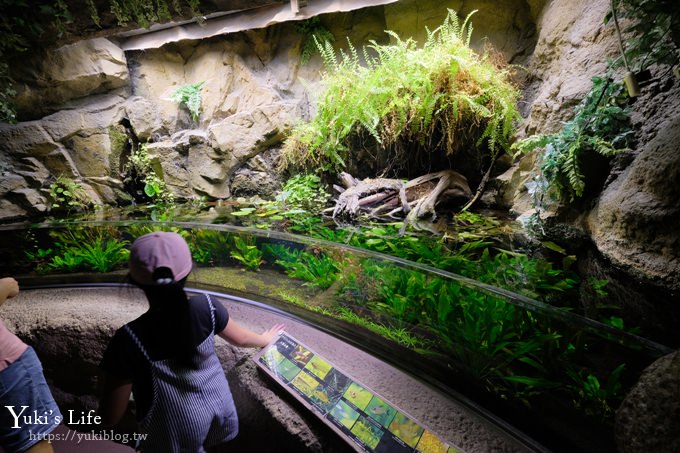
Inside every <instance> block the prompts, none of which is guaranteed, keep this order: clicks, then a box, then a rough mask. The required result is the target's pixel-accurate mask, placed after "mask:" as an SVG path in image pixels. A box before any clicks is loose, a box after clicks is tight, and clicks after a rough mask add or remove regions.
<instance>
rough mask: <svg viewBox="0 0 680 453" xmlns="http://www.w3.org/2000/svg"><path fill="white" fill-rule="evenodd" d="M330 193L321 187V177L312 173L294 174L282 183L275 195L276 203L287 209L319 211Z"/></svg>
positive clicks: (324, 205)
mask: <svg viewBox="0 0 680 453" xmlns="http://www.w3.org/2000/svg"><path fill="white" fill-rule="evenodd" d="M329 198H330V194H329V193H328V192H327V191H326V190H325V188H324V187H322V184H321V179H320V178H319V177H318V176H317V175H314V174H303V173H300V174H296V175H294V176H293V177H291V178H290V179H289V180H288V181H286V183H285V184H284V185H283V188H282V190H281V192H279V193H278V194H277V195H276V205H278V207H279V208H285V209H288V210H293V209H301V210H304V211H306V212H313V213H315V212H320V211H321V210H322V209H323V208H325V207H326V203H327V202H328V199H329Z"/></svg>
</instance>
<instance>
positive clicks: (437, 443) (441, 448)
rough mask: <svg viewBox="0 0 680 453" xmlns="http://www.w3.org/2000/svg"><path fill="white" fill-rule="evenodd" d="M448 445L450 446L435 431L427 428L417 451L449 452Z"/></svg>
mask: <svg viewBox="0 0 680 453" xmlns="http://www.w3.org/2000/svg"><path fill="white" fill-rule="evenodd" d="M448 447H449V446H448V445H446V444H445V443H444V442H443V441H442V440H441V439H440V438H439V437H437V436H435V435H434V433H432V432H430V431H428V430H425V432H424V433H423V436H422V437H421V438H420V441H419V442H418V445H417V446H416V451H418V452H420V453H449V452H448V451H447V449H448ZM454 451H455V450H454ZM451 453H452V452H451Z"/></svg>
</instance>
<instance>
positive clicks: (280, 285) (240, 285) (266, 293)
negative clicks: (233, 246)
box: [190, 267, 314, 300]
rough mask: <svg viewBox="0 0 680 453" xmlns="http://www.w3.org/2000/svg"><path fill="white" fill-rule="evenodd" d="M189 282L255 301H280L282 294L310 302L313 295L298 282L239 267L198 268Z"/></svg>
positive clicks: (271, 273)
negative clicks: (227, 291)
mask: <svg viewBox="0 0 680 453" xmlns="http://www.w3.org/2000/svg"><path fill="white" fill-rule="evenodd" d="M282 277H283V278H282ZM190 281H191V282H196V283H202V284H205V285H211V286H219V287H222V288H225V289H228V290H232V291H237V292H240V293H244V294H246V295H253V298H255V299H257V298H258V296H263V297H266V298H270V299H278V300H281V296H280V294H281V293H282V292H284V293H286V294H292V295H294V296H295V297H298V298H300V299H302V300H310V299H311V298H312V297H313V294H314V291H312V290H311V289H310V288H307V287H302V286H301V284H300V282H299V281H297V280H293V279H289V278H287V277H285V275H283V274H280V273H278V272H274V271H271V270H268V269H261V270H260V272H248V271H246V270H244V269H243V268H240V267H211V268H199V269H196V270H194V272H193V277H191V280H190Z"/></svg>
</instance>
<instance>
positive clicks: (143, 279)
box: [130, 231, 192, 285]
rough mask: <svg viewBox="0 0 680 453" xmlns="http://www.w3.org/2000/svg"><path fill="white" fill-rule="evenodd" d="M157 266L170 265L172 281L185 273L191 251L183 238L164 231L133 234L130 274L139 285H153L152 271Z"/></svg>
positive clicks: (187, 269) (188, 269)
mask: <svg viewBox="0 0 680 453" xmlns="http://www.w3.org/2000/svg"><path fill="white" fill-rule="evenodd" d="M161 267H167V268H168V269H170V271H171V272H172V275H173V276H174V279H175V281H179V280H182V279H183V278H184V277H186V276H187V275H189V272H191V268H192V262H191V251H190V250H189V246H188V245H187V243H186V241H185V240H184V238H182V236H180V235H179V234H177V233H171V232H166V231H157V232H155V233H149V234H145V235H144V236H140V237H139V238H137V240H136V241H135V242H134V243H133V244H132V247H130V277H132V279H133V280H134V281H135V282H137V283H139V284H140V285H157V284H159V282H156V281H154V279H153V278H152V275H153V273H154V271H156V269H158V268H161Z"/></svg>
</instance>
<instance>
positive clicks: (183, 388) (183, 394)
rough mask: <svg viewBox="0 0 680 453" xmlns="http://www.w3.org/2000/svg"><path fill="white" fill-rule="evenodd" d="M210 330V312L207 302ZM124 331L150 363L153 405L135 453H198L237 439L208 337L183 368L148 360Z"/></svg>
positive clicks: (212, 341)
mask: <svg viewBox="0 0 680 453" xmlns="http://www.w3.org/2000/svg"><path fill="white" fill-rule="evenodd" d="M208 303H209V304H210V317H211V320H212V327H213V332H214V330H215V307H214V306H213V303H212V301H211V300H210V297H209V296H208ZM125 330H126V331H127V333H128V334H129V335H130V337H131V338H132V339H133V341H134V342H135V344H136V345H137V346H138V347H139V349H140V351H141V352H142V354H143V355H144V357H145V358H146V360H147V361H148V362H149V365H150V368H151V376H152V381H153V401H152V403H151V408H150V409H149V411H148V413H147V414H146V416H145V417H144V418H143V419H142V420H141V421H140V428H141V431H142V433H146V434H147V438H146V440H145V441H144V442H143V443H142V444H141V445H140V447H139V451H142V452H145V453H146V452H158V453H161V452H162V453H180V452H181V453H202V452H205V447H210V446H213V445H217V444H220V443H223V442H226V441H229V440H231V439H233V438H234V437H236V435H237V434H238V418H237V416H236V408H235V406H234V400H233V398H232V396H231V391H230V389H229V384H228V382H227V378H226V377H225V375H224V370H223V369H222V365H221V364H220V362H219V360H218V358H217V355H216V354H215V337H214V335H208V337H207V338H206V339H205V340H203V342H202V343H201V344H200V345H199V346H198V348H197V351H196V354H195V356H194V358H193V361H194V365H195V367H193V368H188V367H186V366H184V365H181V364H179V363H178V362H177V361H176V360H174V359H167V360H157V361H152V360H151V359H150V357H149V354H148V353H147V351H146V348H145V347H144V345H143V344H142V342H141V341H140V340H139V338H138V337H137V335H136V334H135V333H134V331H133V330H132V329H131V328H130V327H129V326H128V325H126V326H125Z"/></svg>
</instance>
